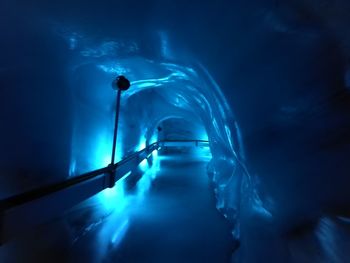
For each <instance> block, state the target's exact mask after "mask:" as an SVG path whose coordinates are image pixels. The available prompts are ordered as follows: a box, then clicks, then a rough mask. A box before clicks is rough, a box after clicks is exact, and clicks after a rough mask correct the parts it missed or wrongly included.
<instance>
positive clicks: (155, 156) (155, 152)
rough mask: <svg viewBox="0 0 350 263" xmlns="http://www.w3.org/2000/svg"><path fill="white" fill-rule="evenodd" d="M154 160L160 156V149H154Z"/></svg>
mask: <svg viewBox="0 0 350 263" xmlns="http://www.w3.org/2000/svg"><path fill="white" fill-rule="evenodd" d="M152 156H153V160H156V159H157V158H158V150H154V151H153V152H152Z"/></svg>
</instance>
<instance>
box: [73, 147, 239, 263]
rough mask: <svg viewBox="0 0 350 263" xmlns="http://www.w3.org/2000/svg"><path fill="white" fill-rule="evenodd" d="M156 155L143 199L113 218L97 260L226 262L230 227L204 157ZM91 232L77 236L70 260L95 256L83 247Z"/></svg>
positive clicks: (85, 259) (229, 245) (89, 239)
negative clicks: (154, 169) (218, 205)
mask: <svg viewBox="0 0 350 263" xmlns="http://www.w3.org/2000/svg"><path fill="white" fill-rule="evenodd" d="M159 158H160V159H161V160H160V164H159V165H160V167H161V169H160V170H159V171H158V173H157V174H156V177H155V179H154V180H153V181H152V184H151V188H150V189H149V191H148V193H145V194H144V197H143V200H142V201H139V202H137V203H138V204H137V205H136V206H135V207H133V208H132V209H127V210H128V211H127V213H128V215H125V214H124V215H123V216H120V217H115V218H114V220H116V224H115V229H116V230H117V231H116V233H115V236H114V237H113V236H112V238H111V241H110V242H111V243H110V244H109V245H108V246H107V248H106V250H105V253H103V254H104V255H101V257H100V259H99V260H100V261H102V262H120V263H121V262H135V263H136V262H152V263H158V262H159V263H163V262H167V263H171V262H174V263H175V262H177V263H178V262H191V263H193V262H213V263H214V262H215V263H219V262H229V260H230V255H231V247H232V240H231V236H230V229H229V226H228V224H227V222H226V221H225V219H224V218H223V216H221V215H220V214H219V212H218V211H217V210H216V209H215V198H214V195H213V191H212V189H211V187H210V184H209V180H208V178H207V175H206V164H207V161H208V159H207V158H206V157H205V156H202V157H200V156H198V155H197V156H194V155H190V154H181V155H180V154H174V153H173V154H170V155H167V156H162V157H159ZM123 217H124V219H123ZM125 217H127V219H125ZM110 220H113V219H110ZM109 223H110V222H109ZM96 234H97V232H95V233H91V234H90V235H87V236H86V237H84V238H83V239H81V240H79V242H78V244H77V245H76V246H75V251H74V252H75V253H74V255H73V256H72V257H73V258H74V261H76V260H78V261H79V260H82V255H83V259H84V262H88V261H90V260H91V259H92V258H94V255H88V254H89V252H87V249H88V247H89V245H90V244H93V243H94V242H93V239H96ZM93 250H94V249H92V250H90V251H93ZM89 259H90V260H89ZM95 260H96V258H95Z"/></svg>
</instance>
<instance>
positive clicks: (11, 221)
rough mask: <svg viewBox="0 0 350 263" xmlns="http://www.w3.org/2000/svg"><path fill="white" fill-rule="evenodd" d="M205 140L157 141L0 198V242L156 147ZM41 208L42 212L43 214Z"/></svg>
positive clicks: (111, 180)
mask: <svg viewBox="0 0 350 263" xmlns="http://www.w3.org/2000/svg"><path fill="white" fill-rule="evenodd" d="M199 142H200V143H208V141H203V140H173V141H159V142H155V143H152V144H150V145H149V146H147V147H146V148H145V149H143V150H141V151H138V152H135V153H133V154H131V155H129V156H127V157H125V158H123V160H121V161H120V162H118V163H116V164H113V165H109V166H107V167H104V168H101V169H97V170H94V171H91V172H88V173H85V174H82V175H80V176H76V177H73V178H70V179H67V180H66V181H64V182H60V183H55V184H51V185H48V186H44V187H40V188H37V189H34V190H30V191H27V192H24V193H21V194H18V195H15V196H11V197H8V198H6V199H3V200H1V201H0V220H1V221H0V245H1V244H3V243H4V242H6V241H7V240H9V239H10V238H12V237H13V236H16V235H18V234H21V233H22V232H23V231H25V230H26V229H28V228H32V227H34V226H36V225H39V224H42V223H44V222H47V221H48V220H50V219H52V218H55V217H56V216H58V215H60V214H61V213H62V212H63V211H65V210H67V209H69V208H71V207H73V206H74V205H77V204H79V203H80V202H82V201H84V200H86V199H88V198H90V197H92V196H94V195H95V194H97V193H99V192H101V191H103V190H104V189H106V188H111V187H113V186H114V184H115V182H117V181H118V180H120V179H121V178H122V177H123V176H124V175H125V174H127V173H128V172H129V171H131V170H133V169H134V168H135V167H137V165H139V164H140V163H141V162H142V161H143V160H144V159H146V158H147V157H148V156H149V154H151V153H152V152H153V151H154V150H157V149H159V148H160V147H173V146H176V143H177V145H178V146H184V144H183V143H186V144H187V145H190V144H192V143H194V144H195V146H198V143H199ZM43 210H45V213H43Z"/></svg>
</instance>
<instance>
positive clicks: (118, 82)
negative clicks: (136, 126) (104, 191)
mask: <svg viewBox="0 0 350 263" xmlns="http://www.w3.org/2000/svg"><path fill="white" fill-rule="evenodd" d="M112 87H113V89H114V90H117V99H116V102H117V103H116V112H115V122H114V134H113V148H112V158H111V164H110V165H111V166H112V165H114V163H115V150H116V146H117V138H118V122H119V111H120V99H121V94H122V91H125V90H128V89H129V88H130V81H129V80H128V79H127V78H126V77H124V76H118V77H117V78H116V79H115V80H114V81H113V83H112ZM113 173H114V172H113ZM113 185H114V182H113Z"/></svg>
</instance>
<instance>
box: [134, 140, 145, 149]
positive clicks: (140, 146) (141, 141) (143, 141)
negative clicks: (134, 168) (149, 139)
mask: <svg viewBox="0 0 350 263" xmlns="http://www.w3.org/2000/svg"><path fill="white" fill-rule="evenodd" d="M145 148H146V140H145V139H144V138H141V140H140V142H139V145H138V146H137V148H136V150H137V151H142V150H143V149H145Z"/></svg>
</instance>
